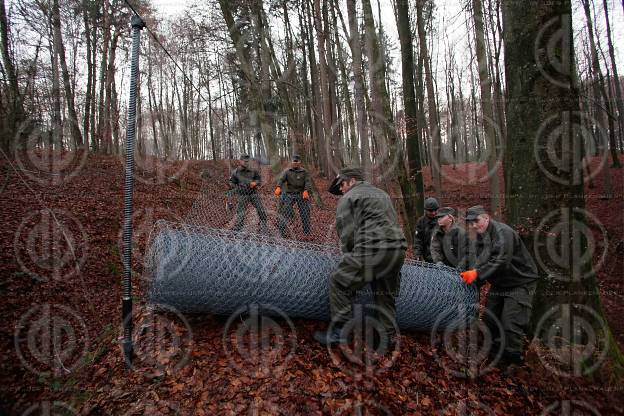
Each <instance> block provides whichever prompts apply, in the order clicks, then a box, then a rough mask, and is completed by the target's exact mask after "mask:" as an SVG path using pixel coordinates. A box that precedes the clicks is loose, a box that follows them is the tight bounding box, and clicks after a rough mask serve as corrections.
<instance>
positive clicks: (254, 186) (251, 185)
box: [249, 181, 258, 189]
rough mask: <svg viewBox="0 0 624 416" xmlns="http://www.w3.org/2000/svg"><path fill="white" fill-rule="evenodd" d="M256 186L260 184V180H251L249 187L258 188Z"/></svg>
mask: <svg viewBox="0 0 624 416" xmlns="http://www.w3.org/2000/svg"><path fill="white" fill-rule="evenodd" d="M256 186H258V182H256V181H252V182H249V187H250V188H251V189H255V188H256Z"/></svg>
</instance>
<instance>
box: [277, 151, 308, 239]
mask: <svg viewBox="0 0 624 416" xmlns="http://www.w3.org/2000/svg"><path fill="white" fill-rule="evenodd" d="M282 188H283V189H282ZM311 193H312V181H311V179H310V174H309V173H308V171H307V170H305V169H304V168H302V167H301V158H300V157H299V155H294V156H293V159H292V162H291V167H290V168H288V169H286V170H284V171H283V172H282V173H281V175H280V176H279V178H278V180H277V188H275V196H277V197H280V198H281V199H280V205H279V209H278V211H277V216H278V219H277V228H278V230H279V232H280V234H281V236H282V237H285V236H286V225H287V224H288V221H290V218H291V217H292V216H293V214H294V209H293V204H297V207H298V208H299V216H300V217H301V223H302V225H303V233H304V234H306V235H309V234H310V194H311Z"/></svg>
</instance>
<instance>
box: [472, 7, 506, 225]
mask: <svg viewBox="0 0 624 416" xmlns="http://www.w3.org/2000/svg"><path fill="white" fill-rule="evenodd" d="M472 8H473V11H472V15H473V20H474V25H475V45H476V52H477V62H478V64H479V80H480V81H481V111H482V114H483V117H482V120H481V124H482V125H483V130H484V132H485V140H486V142H487V147H488V159H487V165H488V172H489V175H488V176H489V183H490V210H491V212H492V213H493V214H494V216H495V217H497V218H498V217H500V215H501V212H500V208H501V206H500V197H499V193H500V185H499V183H498V173H497V171H498V167H497V151H496V129H495V128H494V125H493V122H494V119H493V114H492V92H491V91H492V81H491V80H490V76H489V74H488V63H487V56H486V51H485V38H484V28H483V9H482V5H481V0H472Z"/></svg>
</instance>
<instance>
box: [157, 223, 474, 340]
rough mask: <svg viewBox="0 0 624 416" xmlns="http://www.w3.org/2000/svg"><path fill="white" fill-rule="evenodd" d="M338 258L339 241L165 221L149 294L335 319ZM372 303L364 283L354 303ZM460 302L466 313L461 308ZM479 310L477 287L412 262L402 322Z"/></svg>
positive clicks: (210, 308) (216, 308) (188, 307)
mask: <svg viewBox="0 0 624 416" xmlns="http://www.w3.org/2000/svg"><path fill="white" fill-rule="evenodd" d="M339 260H340V252H339V250H338V249H337V246H335V245H318V244H312V243H307V242H301V241H294V240H286V239H282V238H276V237H272V236H269V235H264V234H257V233H250V232H235V231H231V230H225V229H216V228H210V227H204V226H199V225H192V224H173V223H167V222H163V221H161V222H159V223H158V224H157V226H156V229H155V230H154V232H153V233H152V237H151V241H150V245H149V250H148V252H147V255H146V261H147V263H146V266H147V267H146V272H147V274H148V276H150V277H151V282H150V287H149V291H148V300H149V302H151V303H154V304H164V305H169V306H173V307H175V308H177V309H178V310H180V311H182V312H209V313H213V314H218V315H230V314H232V313H233V312H235V311H236V310H239V309H240V308H241V307H242V306H245V305H249V304H252V303H257V304H266V305H270V306H272V307H274V308H278V309H279V310H281V311H283V312H284V313H285V314H286V315H287V316H289V317H291V318H297V317H299V318H309V319H318V320H328V319H329V318H330V316H329V303H328V299H329V294H328V287H329V285H328V282H329V276H330V274H331V272H332V271H333V270H334V269H335V267H336V265H337V264H338V261H339ZM371 301H372V296H371V295H370V290H369V289H365V290H363V291H361V292H360V293H359V294H358V298H357V299H356V301H355V302H356V303H361V304H366V303H369V302H371ZM462 305H463V306H462ZM458 307H463V308H464V311H465V312H464V313H459V314H458V313H457V310H458ZM477 308H478V293H477V290H476V289H475V288H474V287H467V286H466V285H465V284H464V283H463V282H462V281H461V279H460V278H459V276H458V275H457V272H455V271H454V270H452V269H449V268H447V267H440V266H434V265H426V264H422V263H418V262H414V261H410V260H407V261H406V263H405V265H404V266H403V269H402V279H401V288H400V292H399V296H398V299H397V321H398V324H399V327H400V328H402V329H413V330H430V329H431V328H432V327H434V326H436V327H438V328H445V327H449V326H455V325H464V324H465V323H466V321H468V320H471V319H472V318H473V317H474V316H475V315H476V312H477Z"/></svg>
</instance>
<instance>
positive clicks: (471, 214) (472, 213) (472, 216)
mask: <svg viewBox="0 0 624 416" xmlns="http://www.w3.org/2000/svg"><path fill="white" fill-rule="evenodd" d="M481 214H487V211H486V210H485V208H483V207H482V206H481V205H475V206H474V207H470V208H468V209H467V210H466V221H476V220H477V218H478V217H479V215H481Z"/></svg>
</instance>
